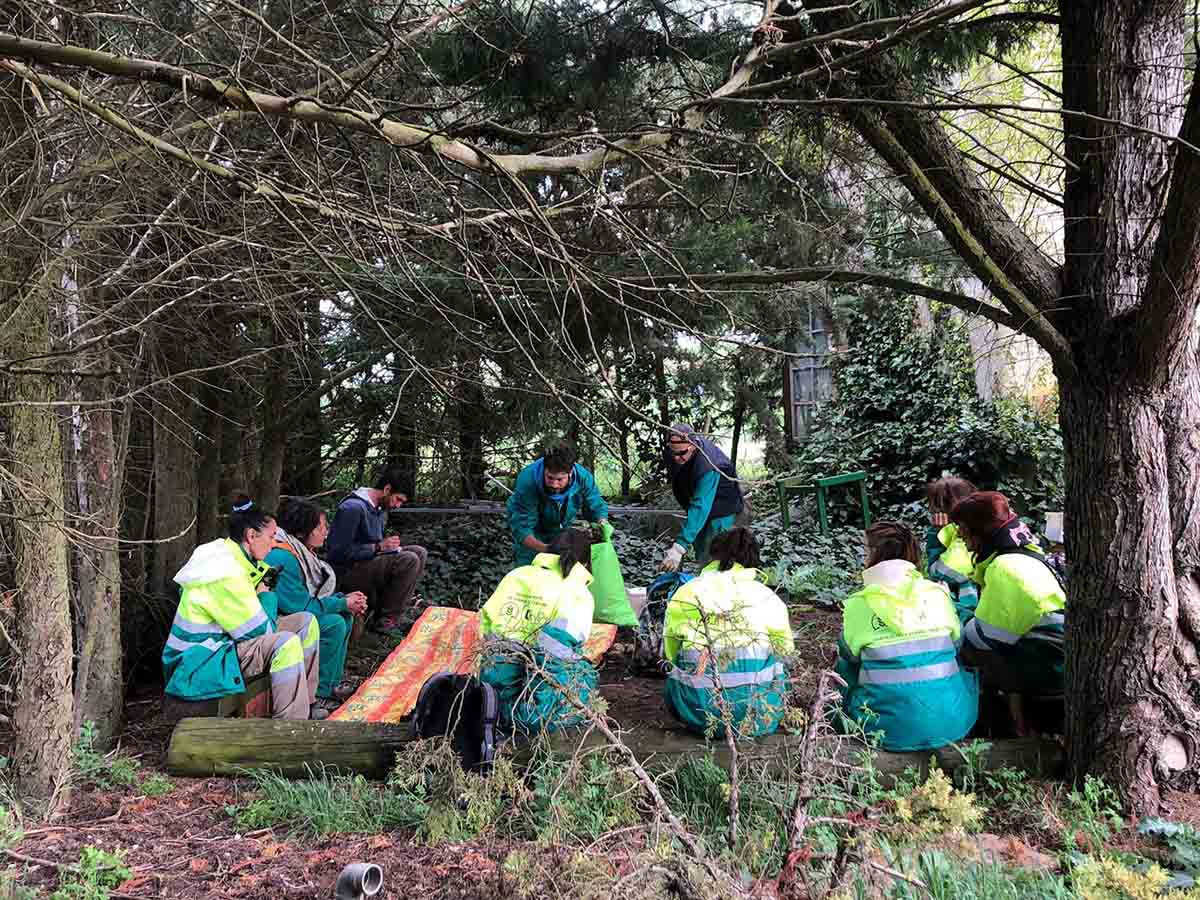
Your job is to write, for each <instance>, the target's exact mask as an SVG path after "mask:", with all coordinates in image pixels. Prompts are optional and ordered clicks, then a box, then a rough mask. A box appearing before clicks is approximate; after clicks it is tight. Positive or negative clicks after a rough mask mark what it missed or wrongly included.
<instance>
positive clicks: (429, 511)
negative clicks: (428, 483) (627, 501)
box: [391, 503, 684, 519]
mask: <svg viewBox="0 0 1200 900" xmlns="http://www.w3.org/2000/svg"><path fill="white" fill-rule="evenodd" d="M608 511H609V514H610V515H618V516H673V517H675V518H677V519H682V518H684V513H683V512H681V511H680V510H678V509H649V508H648V507H645V506H610V507H609V508H608ZM507 512H508V510H507V509H505V507H504V504H502V503H497V504H496V505H495V506H484V505H475V504H473V505H471V506H401V507H398V508H396V509H393V510H392V511H391V515H393V516H394V515H425V516H433V515H439V516H442V515H444V516H498V515H503V514H506V513H507Z"/></svg>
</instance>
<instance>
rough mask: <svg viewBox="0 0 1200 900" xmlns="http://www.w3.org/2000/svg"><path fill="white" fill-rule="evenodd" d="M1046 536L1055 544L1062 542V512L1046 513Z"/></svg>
mask: <svg viewBox="0 0 1200 900" xmlns="http://www.w3.org/2000/svg"><path fill="white" fill-rule="evenodd" d="M1046 537H1048V538H1050V540H1052V541H1054V543H1056V544H1061V543H1063V514H1062V513H1060V512H1048V513H1046Z"/></svg>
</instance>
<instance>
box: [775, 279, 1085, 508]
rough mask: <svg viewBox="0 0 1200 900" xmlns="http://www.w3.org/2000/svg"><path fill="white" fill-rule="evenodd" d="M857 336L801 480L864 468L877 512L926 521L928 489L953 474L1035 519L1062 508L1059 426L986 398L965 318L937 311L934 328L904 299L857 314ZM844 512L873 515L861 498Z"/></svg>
mask: <svg viewBox="0 0 1200 900" xmlns="http://www.w3.org/2000/svg"><path fill="white" fill-rule="evenodd" d="M935 307H936V304H935ZM848 334H849V340H850V347H851V349H850V350H848V351H847V352H846V353H845V354H843V355H842V356H841V357H840V358H839V359H838V360H837V361H836V364H835V371H834V377H835V380H836V384H837V400H836V402H834V403H831V404H830V405H829V406H827V407H826V408H825V409H824V410H822V412H821V413H820V414H818V416H817V417H816V419H815V421H814V425H813V428H812V431H811V433H810V437H809V439H808V440H807V441H806V442H805V444H804V446H803V447H802V449H801V451H800V452H799V454H798V455H797V457H796V467H797V470H798V472H799V473H800V474H803V475H809V476H816V475H824V474H828V473H831V472H844V471H854V470H857V469H863V470H865V471H866V472H867V479H868V487H869V489H870V495H871V502H872V504H873V506H875V508H876V510H877V511H879V510H880V509H882V512H883V513H884V514H886V515H889V516H892V517H895V516H897V515H899V516H901V517H904V516H905V512H906V508H907V517H908V518H912V519H918V518H920V511H921V506H920V504H922V503H923V500H924V492H925V485H926V484H927V483H928V482H929V481H930V480H932V479H934V478H938V477H940V476H941V475H942V474H943V472H946V473H951V474H955V475H959V476H961V477H964V478H968V479H970V480H971V481H973V482H974V483H975V484H976V485H978V486H979V487H980V488H982V489H998V490H1002V491H1004V492H1005V493H1006V494H1008V495H1009V496H1010V498H1011V499H1012V500H1013V501H1014V504H1015V505H1016V507H1017V509H1018V510H1020V511H1021V512H1022V513H1024V514H1029V515H1034V516H1038V515H1040V514H1041V513H1042V512H1043V511H1044V510H1046V509H1059V508H1061V504H1062V496H1063V484H1062V478H1063V469H1062V436H1061V433H1060V431H1059V428H1058V425H1057V423H1055V422H1053V421H1051V420H1050V419H1049V418H1047V417H1046V416H1044V415H1041V414H1039V413H1037V412H1036V411H1034V410H1033V409H1032V408H1031V407H1029V406H1028V405H1027V404H1024V403H1021V402H1018V401H1015V400H1008V399H1002V400H998V401H995V402H992V403H988V402H985V401H982V400H980V399H979V398H978V396H977V395H976V392H975V383H974V375H973V369H972V357H971V348H970V344H969V342H968V340H967V335H966V326H965V324H964V323H963V321H962V319H961V318H959V317H957V316H950V315H946V314H944V311H942V310H937V309H935V316H934V326H933V328H932V329H922V328H920V327H919V326H918V323H917V317H916V311H915V304H914V303H913V302H912V301H910V300H899V299H898V300H893V301H888V302H885V303H881V304H880V305H879V306H878V307H877V308H874V309H872V310H871V311H870V313H869V314H868V313H862V312H859V313H852V314H851V315H850V319H849V327H848ZM833 513H834V514H835V515H839V516H840V517H842V520H845V517H846V516H855V517H857V516H859V515H861V514H860V513H859V511H858V510H857V509H856V505H855V504H854V503H853V501H852V500H851V499H849V498H848V499H847V501H846V502H842V503H838V504H834V505H833Z"/></svg>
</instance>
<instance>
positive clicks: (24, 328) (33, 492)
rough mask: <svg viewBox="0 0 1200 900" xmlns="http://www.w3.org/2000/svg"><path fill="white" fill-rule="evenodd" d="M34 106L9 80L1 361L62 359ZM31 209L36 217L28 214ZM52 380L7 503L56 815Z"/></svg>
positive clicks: (44, 381) (59, 632)
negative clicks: (54, 328)
mask: <svg viewBox="0 0 1200 900" xmlns="http://www.w3.org/2000/svg"><path fill="white" fill-rule="evenodd" d="M24 18H25V17H24V14H23V12H22V10H21V9H20V7H17V6H15V5H9V4H3V5H0V27H2V28H4V29H6V30H11V31H13V32H14V33H17V34H20V33H22V31H23V30H24V27H25V25H27V24H28V22H23V21H22V19H24ZM33 103H34V101H33V97H32V95H31V93H30V91H29V89H28V86H26V85H25V84H24V83H23V82H22V81H21V80H20V79H18V78H16V77H15V76H12V75H9V74H7V73H0V146H3V147H4V152H3V153H0V184H4V185H6V186H8V185H15V184H19V183H23V185H24V187H23V188H22V189H21V190H20V191H15V190H12V189H11V188H8V189H6V192H5V193H3V194H0V221H3V222H4V224H5V226H6V227H5V229H4V230H5V231H6V233H7V235H8V237H7V238H6V243H5V246H4V251H3V253H0V319H2V324H0V356H4V357H8V358H9V359H20V358H26V357H33V358H40V359H43V360H47V359H53V357H52V356H51V355H50V354H51V342H50V318H49V313H50V309H49V301H48V298H47V297H46V296H45V295H43V294H42V293H41V292H40V291H39V290H37V289H36V287H35V288H34V289H33V290H30V288H31V286H36V285H37V284H38V281H39V274H40V273H39V271H38V269H39V266H38V261H39V257H40V250H41V246H40V243H39V241H38V234H37V228H36V226H34V225H33V223H32V222H31V221H29V219H28V217H29V216H32V215H33V214H34V210H33V208H32V206H33V204H32V198H33V197H34V196H36V195H37V193H39V192H40V191H41V190H42V189H43V188H44V186H45V178H44V174H45V172H44V168H43V167H41V166H40V161H41V159H42V155H41V151H39V150H38V148H37V146H36V144H35V140H34V134H33V108H34V107H33ZM27 203H28V204H29V205H28V206H27V205H26V204H27ZM56 393H57V391H56V388H55V384H54V380H53V377H52V376H48V375H44V374H18V375H13V376H10V378H9V380H8V391H7V394H8V399H9V400H10V401H12V402H13V403H14V404H15V405H14V406H12V407H11V408H10V409H9V411H8V413H7V416H8V443H9V446H8V448H7V453H5V454H4V457H5V458H3V459H0V465H3V466H4V468H5V470H6V479H5V480H6V481H7V482H8V483H7V485H6V488H5V494H6V495H7V496H8V497H9V498H10V502H9V504H8V510H7V511H8V512H9V513H11V519H10V526H11V527H10V530H9V534H10V535H11V540H12V548H11V549H12V565H13V574H14V581H15V584H16V587H17V592H18V593H17V604H16V605H17V613H16V639H17V645H18V647H19V649H20V654H21V662H20V671H19V678H18V684H17V695H16V698H15V700H16V702H15V704H14V707H13V725H14V727H15V729H16V738H15V743H14V747H13V757H14V763H15V768H16V774H17V790H18V792H19V794H20V795H22V796H23V797H26V798H29V799H30V800H33V801H36V802H37V803H39V804H45V805H46V807H47V811H48V812H50V813H54V812H57V811H58V809H59V808H61V807H62V806H63V805H65V802H66V800H67V799H68V793H69V778H70V772H71V743H72V739H73V737H74V731H73V730H72V725H73V722H74V709H73V707H74V702H73V697H72V693H71V668H72V656H73V653H72V635H71V603H70V569H69V564H68V559H67V532H66V527H65V526H66V522H65V521H64V515H63V505H64V499H65V498H64V490H63V447H62V434H61V432H60V430H59V424H58V409H57V408H56V407H53V406H49V405H47V404H49V403H51V402H53V401H56V400H57V399H58V398H57V396H56Z"/></svg>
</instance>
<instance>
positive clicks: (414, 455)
mask: <svg viewBox="0 0 1200 900" xmlns="http://www.w3.org/2000/svg"><path fill="white" fill-rule="evenodd" d="M387 458H388V465H392V466H399V467H400V470H401V471H402V472H403V473H404V478H403V479H402V481H401V483H400V485H398V487H399V488H400V490H401V491H402V492H403V493H405V494H407V495H408V496H409V497H415V496H416V495H417V468H418V450H417V423H416V422H415V421H414V410H413V406H412V404H411V403H409V402H406V401H405V399H404V398H403V397H402V398H400V399H399V402H398V405H397V408H396V415H395V417H394V418H393V419H392V424H391V426H390V427H389V428H388V454H387Z"/></svg>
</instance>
